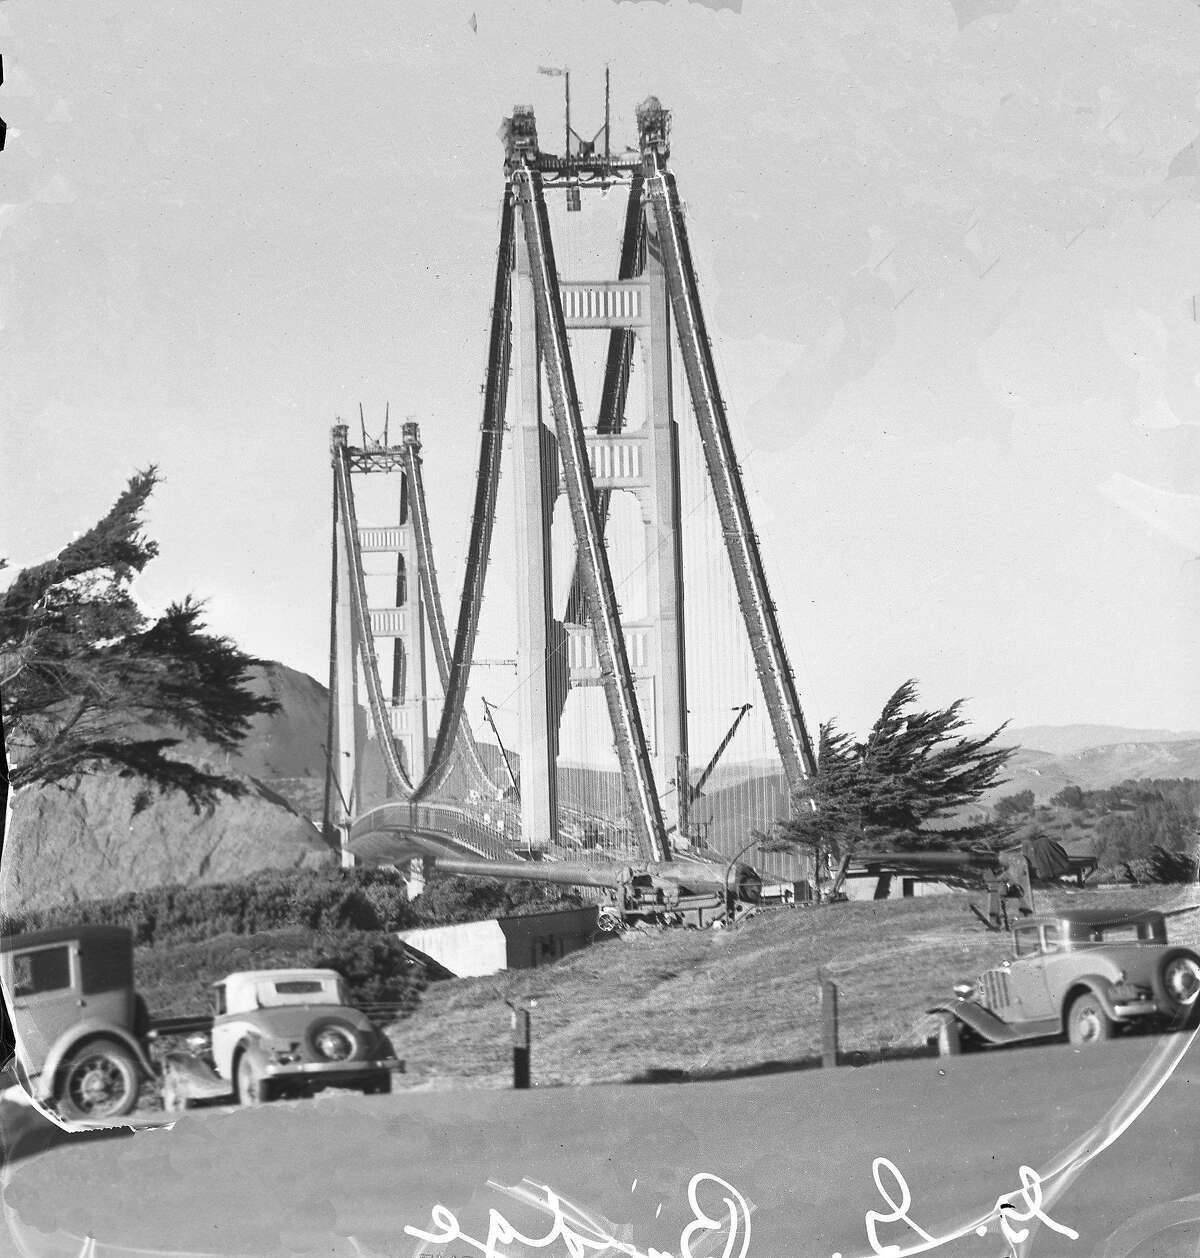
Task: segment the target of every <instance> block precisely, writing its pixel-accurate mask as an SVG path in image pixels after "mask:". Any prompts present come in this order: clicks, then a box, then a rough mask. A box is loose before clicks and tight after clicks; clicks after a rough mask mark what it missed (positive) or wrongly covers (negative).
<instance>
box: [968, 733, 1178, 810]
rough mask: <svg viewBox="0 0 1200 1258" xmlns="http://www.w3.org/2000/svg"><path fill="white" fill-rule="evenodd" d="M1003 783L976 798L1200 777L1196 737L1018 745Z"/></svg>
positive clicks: (1046, 795)
mask: <svg viewBox="0 0 1200 1258" xmlns="http://www.w3.org/2000/svg"><path fill="white" fill-rule="evenodd" d="M1005 776H1006V777H1007V778H1008V781H1007V782H1006V783H1005V784H1004V785H1003V786H998V787H996V788H995V789H993V790H991V791H988V792H987V794H985V795H984V796H982V797H981V799H980V801H979V802H980V803H981V804H983V805H987V806H990V805H991V804H994V803H995V802H996V800H997V799H1000V798H1002V797H1003V796H1005V795H1015V794H1017V793H1018V792H1020V791H1026V790H1028V791H1032V792H1033V796H1034V799H1036V800H1037V801H1038V802H1039V803H1044V802H1046V801H1047V800H1049V799H1050V798H1051V796H1053V795H1057V794H1058V792H1059V791H1061V790H1062V789H1063V787H1064V786H1081V787H1083V788H1084V789H1085V790H1096V789H1098V788H1100V787H1104V786H1115V785H1117V783H1119V782H1124V781H1127V780H1129V779H1134V780H1136V779H1138V778H1200V738H1193V739H1188V740H1183V739H1179V740H1175V741H1167V740H1164V741H1161V742H1131V743H1114V744H1112V745H1110V746H1103V747H1088V748H1085V749H1083V750H1081V751H1075V752H1071V753H1069V754H1063V755H1052V754H1050V753H1049V752H1046V751H1034V750H1027V749H1025V748H1022V749H1021V750H1020V751H1018V752H1017V754H1016V755H1015V756H1014V757H1013V758H1012V759H1011V760H1010V761H1009V763H1008V766H1007V770H1006V773H1005Z"/></svg>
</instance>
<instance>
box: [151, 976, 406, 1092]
mask: <svg viewBox="0 0 1200 1258" xmlns="http://www.w3.org/2000/svg"><path fill="white" fill-rule="evenodd" d="M189 1048H190V1049H191V1050H192V1051H191V1052H187V1053H184V1052H169V1053H167V1054H166V1055H165V1059H164V1065H163V1108H164V1109H165V1110H167V1112H168V1113H177V1112H179V1111H180V1110H184V1109H186V1108H187V1107H188V1105H189V1104H190V1103H191V1102H192V1101H193V1100H200V1099H217V1098H228V1097H229V1096H230V1094H232V1095H233V1096H234V1097H236V1099H237V1100H238V1101H239V1102H241V1104H243V1105H258V1104H261V1103H262V1102H264V1101H270V1100H274V1099H275V1098H276V1097H281V1096H302V1095H310V1094H311V1093H313V1092H319V1091H321V1090H323V1089H325V1088H334V1087H336V1088H354V1089H356V1090H358V1091H361V1092H367V1093H370V1092H390V1091H391V1089H392V1073H393V1071H396V1070H399V1069H402V1066H401V1063H400V1062H399V1061H398V1060H397V1059H396V1054H395V1050H394V1049H393V1048H392V1044H391V1041H390V1040H389V1039H388V1038H387V1036H386V1035H385V1034H384V1033H383V1032H382V1031H380V1030H379V1029H378V1027H376V1026H375V1024H374V1023H373V1022H372V1021H371V1020H370V1018H368V1017H367V1015H366V1014H365V1013H362V1012H361V1011H359V1010H358V1009H355V1008H354V1007H353V1006H352V1004H351V1001H350V997H349V995H348V994H347V992H346V985H345V983H344V981H343V980H342V977H341V975H340V974H338V973H337V972H336V971H335V970H245V971H241V972H239V973H237V974H230V975H228V976H227V977H226V978H224V979H222V980H221V982H219V983H215V984H213V988H212V1029H211V1032H210V1033H209V1034H208V1035H207V1036H205V1035H200V1036H193V1037H192V1039H191V1040H190V1041H189Z"/></svg>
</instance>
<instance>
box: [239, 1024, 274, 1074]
mask: <svg viewBox="0 0 1200 1258" xmlns="http://www.w3.org/2000/svg"><path fill="white" fill-rule="evenodd" d="M246 1056H249V1057H250V1058H251V1059H252V1060H253V1061H255V1062H256V1063H257V1064H258V1065H259V1066H260V1067H265V1066H266V1065H267V1063H268V1062H269V1061H270V1060H271V1054H270V1053H269V1052H268V1051H267V1050H266V1048H264V1047H263V1042H262V1037H261V1036H260V1035H259V1034H258V1033H257V1032H256V1031H250V1032H249V1033H248V1034H246V1035H244V1036H243V1037H242V1038H241V1039H240V1040H238V1042H237V1044H236V1045H234V1049H233V1055H232V1056H231V1057H230V1059H229V1079H230V1082H231V1083H236V1078H237V1068H238V1062H239V1061H241V1059H242V1058H243V1057H246Z"/></svg>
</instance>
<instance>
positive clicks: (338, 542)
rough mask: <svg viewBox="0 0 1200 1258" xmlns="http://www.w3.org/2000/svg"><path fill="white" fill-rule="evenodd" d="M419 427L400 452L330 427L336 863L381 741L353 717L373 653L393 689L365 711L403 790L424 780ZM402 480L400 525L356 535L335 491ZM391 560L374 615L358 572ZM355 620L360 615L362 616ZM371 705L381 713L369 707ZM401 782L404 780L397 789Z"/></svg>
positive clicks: (359, 529)
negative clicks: (364, 480) (358, 477)
mask: <svg viewBox="0 0 1200 1258" xmlns="http://www.w3.org/2000/svg"><path fill="white" fill-rule="evenodd" d="M420 446H421V440H420V433H419V429H418V425H417V424H415V423H411V422H408V423H405V424H404V427H403V439H402V441H401V443H400V444H399V445H391V444H389V442H388V433H387V428H386V426H385V428H384V433H383V437H382V438H381V439H379V440H373V439H370V438H368V437H367V434H366V430H365V428H364V430H363V443H362V445H361V446H359V447H354V446H351V445H350V444H349V429H348V426H347V425H345V424H336V425H335V426H334V428H333V433H332V439H331V453H332V457H333V466H334V494H333V556H334V558H333V587H332V588H333V597H332V607H331V611H330V652H329V700H330V702H329V711H330V721H329V742H328V748H329V762H328V772H327V775H326V784H325V832H326V837H327V838H328V839H329V840H330V841H333V840H334V839H335V838H336V839H339V845H340V847H341V849H342V852H343V863H344V864H352V863H353V858H352V857H351V856H350V854H349V852H348V849H347V840H348V833H349V824H350V820H351V818H352V817H353V816H354V815H355V813H357V812H358V811H359V809H360V808H361V806H362V800H361V799H360V795H361V790H362V778H363V774H362V768H363V764H362V751H363V747H364V740H372V739H375V738H377V737H378V736H379V731H378V729H377V724H378V723H377V722H376V721H373V720H368V721H367V722H366V723H365V725H364V723H363V721H362V719H361V717H360V713H359V702H358V677H359V671H360V666H361V670H362V673H363V676H364V679H365V680H366V681H367V684H368V689H371V688H372V685H374V686H375V687H378V686H379V683H380V672H379V655H380V645H381V644H386V643H389V642H390V643H391V652H390V654H391V676H390V688H389V690H388V692H386V693H383V692H381V693H379V694H378V695H376V694H372V695H371V696H370V698H371V700H372V707H373V708H376V707H378V710H379V711H380V712H381V713H382V714H383V715H384V721H385V725H384V730H385V732H386V733H388V734H389V735H390V738H391V746H390V747H389V748H386V749H384V757H383V758H384V760H385V762H388V761H391V760H393V759H394V760H395V761H397V762H398V763H399V765H400V766H401V768H402V769H403V771H404V775H405V776H406V777H407V778H408V780H409V781H420V780H421V779H422V778H423V777H424V776H425V773H426V769H427V766H428V751H429V720H428V714H427V702H428V701H427V697H426V660H425V622H426V612H425V606H424V599H423V597H422V586H421V581H420V580H419V572H420V560H419V551H418V544H417V536H416V529H415V527H414V520H413V504H414V502H415V501H416V493H415V491H414V486H413V483H412V480H413V476H412V469H413V466H414V460H415V459H416V457H417V453H418V451H419V450H420ZM371 473H399V475H400V481H399V495H398V498H399V503H398V513H397V522H396V523H395V524H390V525H371V526H363V525H360V524H359V522H358V520H357V518H356V514H355V508H354V497H353V494H352V493H349V492H342V491H340V489H339V483H338V482H339V479H341V480H343V481H344V482H346V484H345V489H346V490H347V491H348V489H349V485H348V479H349V476H350V475H351V474H362V475H365V474H371ZM365 555H371V556H380V557H384V556H394V557H395V573H396V582H395V592H394V597H393V598H391V599H389V600H387V601H386V602H384V603H382V604H378V605H376V606H371V605H370V603H369V600H368V591H367V586H366V580H365V576H364V572H363V556H365ZM360 613H361V614H360ZM376 700H378V703H376V702H375V701H376ZM402 780H403V779H402Z"/></svg>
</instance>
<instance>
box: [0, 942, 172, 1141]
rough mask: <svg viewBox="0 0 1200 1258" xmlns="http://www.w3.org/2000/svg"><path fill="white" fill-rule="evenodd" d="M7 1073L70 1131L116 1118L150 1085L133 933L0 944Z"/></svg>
mask: <svg viewBox="0 0 1200 1258" xmlns="http://www.w3.org/2000/svg"><path fill="white" fill-rule="evenodd" d="M0 987H2V988H3V993H4V1001H5V1005H6V1008H5V1015H6V1018H11V1026H12V1032H13V1038H14V1040H15V1045H16V1054H15V1058H14V1063H13V1071H14V1074H15V1076H16V1078H17V1079H19V1081H20V1082H21V1084H22V1085H23V1086H24V1087H25V1088H26V1090H27V1091H28V1092H29V1094H30V1096H32V1097H33V1098H34V1099H35V1100H37V1101H38V1102H40V1103H41V1104H43V1105H45V1106H47V1107H50V1108H53V1109H55V1110H57V1112H58V1114H59V1115H60V1116H61V1117H62V1118H64V1119H66V1120H68V1121H70V1122H74V1123H79V1122H82V1123H88V1122H103V1121H106V1120H110V1119H114V1118H122V1117H124V1116H125V1115H127V1114H129V1113H131V1112H132V1111H133V1109H134V1108H135V1107H136V1106H137V1103H138V1099H139V1096H140V1094H141V1090H142V1085H143V1084H145V1083H147V1082H148V1081H150V1080H152V1079H154V1078H155V1075H156V1069H155V1064H154V1062H153V1060H152V1057H151V1052H150V1048H151V1021H150V1015H149V1012H148V1010H147V1008H146V1002H145V1001H144V1000H143V999H142V997H141V996H140V995H139V994H138V993H137V991H136V990H135V988H134V981H133V935H132V933H131V932H130V931H129V930H127V929H126V928H125V927H123V926H98V925H80V926H66V927H55V928H53V929H49V930H39V931H30V932H27V933H24V934H17V935H6V936H4V937H3V938H0Z"/></svg>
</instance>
